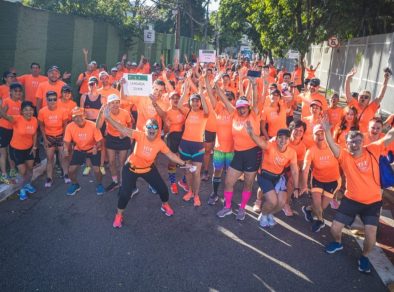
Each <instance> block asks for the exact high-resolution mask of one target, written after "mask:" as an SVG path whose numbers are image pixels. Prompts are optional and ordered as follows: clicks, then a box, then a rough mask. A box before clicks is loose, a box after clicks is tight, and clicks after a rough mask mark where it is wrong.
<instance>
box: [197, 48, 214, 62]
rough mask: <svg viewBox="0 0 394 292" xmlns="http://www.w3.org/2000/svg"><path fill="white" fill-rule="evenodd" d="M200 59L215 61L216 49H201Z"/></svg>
mask: <svg viewBox="0 0 394 292" xmlns="http://www.w3.org/2000/svg"><path fill="white" fill-rule="evenodd" d="M198 59H199V61H200V62H201V63H215V62H216V51H215V50H199V52H198Z"/></svg>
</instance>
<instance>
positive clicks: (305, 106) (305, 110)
mask: <svg viewBox="0 0 394 292" xmlns="http://www.w3.org/2000/svg"><path fill="white" fill-rule="evenodd" d="M301 94H304V96H305V98H306V99H307V100H308V101H309V103H306V102H304V101H302V109H301V117H307V116H310V115H311V112H310V103H311V102H312V101H314V100H319V101H320V102H321V103H322V106H323V111H324V112H325V111H327V109H328V103H327V100H326V98H325V97H324V95H322V94H320V93H318V92H314V93H312V94H311V93H309V92H307V93H301Z"/></svg>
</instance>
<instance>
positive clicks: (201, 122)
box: [182, 110, 208, 142]
mask: <svg viewBox="0 0 394 292" xmlns="http://www.w3.org/2000/svg"><path fill="white" fill-rule="evenodd" d="M207 121H208V117H205V115H204V111H203V110H199V111H196V112H195V111H193V110H192V111H190V113H189V115H188V116H187V118H186V120H185V131H184V132H183V135H182V139H183V140H187V141H192V142H203V141H204V132H205V126H206V124H207Z"/></svg>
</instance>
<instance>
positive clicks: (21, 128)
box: [0, 101, 38, 201]
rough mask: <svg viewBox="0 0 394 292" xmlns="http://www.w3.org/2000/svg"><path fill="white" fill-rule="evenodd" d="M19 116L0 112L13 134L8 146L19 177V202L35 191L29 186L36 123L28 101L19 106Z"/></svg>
mask: <svg viewBox="0 0 394 292" xmlns="http://www.w3.org/2000/svg"><path fill="white" fill-rule="evenodd" d="M20 113H21V115H15V116H11V115H8V114H7V113H6V112H5V111H4V109H3V108H2V109H1V110H0V117H1V118H3V119H6V120H7V121H8V122H10V123H11V124H12V128H13V133H12V138H11V142H10V146H9V151H10V157H11V159H12V160H13V161H14V163H15V165H16V166H17V168H18V172H19V175H20V177H21V181H20V185H22V186H23V187H22V188H21V189H20V191H19V199H20V200H21V201H23V200H26V199H27V194H28V193H29V194H33V193H35V192H36V189H35V188H34V187H33V186H32V185H31V178H32V176H33V163H34V153H35V151H36V149H37V128H38V123H37V119H36V118H35V117H34V116H33V115H34V106H33V103H32V102H30V101H23V102H22V104H21V112H20Z"/></svg>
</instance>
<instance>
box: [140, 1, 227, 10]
mask: <svg viewBox="0 0 394 292" xmlns="http://www.w3.org/2000/svg"><path fill="white" fill-rule="evenodd" d="M219 2H220V0H210V2H209V11H210V12H212V11H216V10H218V8H219ZM146 4H147V5H149V6H150V5H152V4H153V3H152V1H149V0H148V1H147V2H146Z"/></svg>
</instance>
